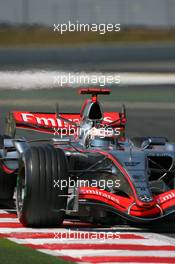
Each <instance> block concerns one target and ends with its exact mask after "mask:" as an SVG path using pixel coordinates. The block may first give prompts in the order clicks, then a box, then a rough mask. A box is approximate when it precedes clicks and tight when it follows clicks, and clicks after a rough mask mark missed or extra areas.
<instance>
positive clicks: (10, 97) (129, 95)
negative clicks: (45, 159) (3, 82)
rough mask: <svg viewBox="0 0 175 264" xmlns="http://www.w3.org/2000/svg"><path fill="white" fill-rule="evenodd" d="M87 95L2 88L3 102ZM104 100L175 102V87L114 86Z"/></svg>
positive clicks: (49, 100) (78, 98) (73, 99)
mask: <svg viewBox="0 0 175 264" xmlns="http://www.w3.org/2000/svg"><path fill="white" fill-rule="evenodd" d="M84 99H85V96H82V95H81V96H80V95H78V94H77V90H76V89H70V88H62V89H43V90H40V89H38V90H12V89H11V90H1V91H0V101H1V103H3V102H4V103H5V102H6V101H7V102H6V103H7V105H8V104H10V103H9V102H10V101H11V102H12V103H15V101H16V102H17V104H18V102H19V101H23V100H25V101H26V100H27V101H28V102H29V101H30V102H33V103H34V105H36V103H35V102H45V103H46V104H47V103H48V105H51V103H52V102H53V103H54V102H56V101H57V102H59V101H60V104H63V106H64V103H63V102H65V100H66V102H69V101H70V104H71V102H77V103H78V102H80V103H81V102H82V101H83V100H84ZM102 100H103V101H110V102H167V103H168V102H175V89H174V87H166V88H163V87H162V88H153V87H152V88H151V89H149V88H146V87H144V88H140V87H116V88H112V94H111V95H110V96H107V97H105V96H104V97H102Z"/></svg>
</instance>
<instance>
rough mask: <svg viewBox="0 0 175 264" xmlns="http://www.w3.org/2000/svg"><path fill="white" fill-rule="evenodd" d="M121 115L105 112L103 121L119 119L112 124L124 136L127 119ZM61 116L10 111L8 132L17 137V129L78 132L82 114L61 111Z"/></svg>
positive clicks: (108, 121) (56, 132) (70, 133)
mask: <svg viewBox="0 0 175 264" xmlns="http://www.w3.org/2000/svg"><path fill="white" fill-rule="evenodd" d="M121 115H122V113H119V112H105V113H104V119H103V123H104V124H107V125H110V123H112V122H114V121H115V120H117V121H116V122H114V124H113V125H112V126H113V127H117V128H119V130H121V135H122V136H124V132H125V123H126V120H124V119H123V120H122V118H121V117H122V116H121ZM59 117H60V118H59ZM59 117H57V115H56V114H55V113H41V112H10V113H9V114H8V116H7V119H6V121H7V122H6V134H7V135H9V136H11V137H15V134H16V129H27V130H34V131H38V132H43V133H49V134H54V135H60V134H61V132H64V135H74V134H76V132H77V126H78V125H79V124H80V121H81V117H80V114H79V113H60V114H59ZM65 119H68V120H69V121H72V124H71V122H66V121H64V120H65ZM76 124H77V126H76ZM63 130H64V131H63Z"/></svg>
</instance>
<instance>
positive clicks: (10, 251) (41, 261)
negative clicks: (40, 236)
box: [0, 239, 72, 264]
mask: <svg viewBox="0 0 175 264" xmlns="http://www.w3.org/2000/svg"><path fill="white" fill-rule="evenodd" d="M0 263H2V264H69V263H70V264H71V263H72V262H68V261H64V260H61V259H58V258H56V257H54V256H49V255H46V254H44V253H41V252H38V251H36V250H34V249H31V248H28V247H25V246H21V245H18V244H15V243H13V242H11V241H9V240H7V239H0Z"/></svg>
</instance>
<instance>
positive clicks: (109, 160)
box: [0, 88, 175, 227]
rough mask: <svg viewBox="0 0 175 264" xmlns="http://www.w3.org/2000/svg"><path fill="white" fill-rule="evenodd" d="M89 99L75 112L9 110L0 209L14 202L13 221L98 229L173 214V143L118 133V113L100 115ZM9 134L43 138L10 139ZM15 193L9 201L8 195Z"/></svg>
mask: <svg viewBox="0 0 175 264" xmlns="http://www.w3.org/2000/svg"><path fill="white" fill-rule="evenodd" d="M80 94H85V95H86V94H90V95H91V98H90V99H86V100H85V103H84V104H83V106H82V108H81V111H80V113H71V114H68V113H59V111H58V107H57V108H56V111H55V113H39V112H10V113H9V114H8V117H7V125H6V133H5V135H4V136H1V137H0V170H1V171H0V204H3V205H4V206H9V207H10V206H12V204H13V197H15V199H16V207H17V214H18V217H19V220H20V222H21V223H22V224H23V225H25V226H30V227H49V226H50V227H54V226H60V225H61V224H62V223H63V221H64V219H65V218H66V217H71V218H72V217H73V218H77V219H80V220H81V221H88V222H93V223H102V224H108V223H109V224H114V225H115V224H117V223H119V222H120V221H122V219H126V220H127V221H131V222H138V223H150V222H153V221H156V220H159V219H162V218H166V217H169V216H172V217H173V216H174V215H175V177H174V176H175V163H174V160H175V144H174V143H169V142H168V140H167V139H166V138H164V137H140V138H133V139H129V138H126V136H125V125H126V121H127V120H126V110H125V107H124V106H123V108H122V111H121V112H104V113H103V111H102V107H101V105H100V102H99V100H98V95H108V94H110V90H109V89H105V88H103V89H101V88H84V89H80ZM16 129H23V130H25V129H29V130H36V131H39V132H46V133H48V134H50V135H49V138H47V139H46V138H43V137H41V138H40V139H39V140H38V139H36V140H35V139H33V140H27V139H25V138H21V137H20V138H18V137H16V135H15V134H16ZM14 193H15V196H14Z"/></svg>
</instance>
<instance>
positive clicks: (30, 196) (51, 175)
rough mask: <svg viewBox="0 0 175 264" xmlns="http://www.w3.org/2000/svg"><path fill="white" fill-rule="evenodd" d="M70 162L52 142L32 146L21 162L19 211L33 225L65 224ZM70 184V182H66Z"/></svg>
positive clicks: (18, 183)
mask: <svg viewBox="0 0 175 264" xmlns="http://www.w3.org/2000/svg"><path fill="white" fill-rule="evenodd" d="M61 181H64V182H68V165H67V159H66V156H65V153H64V151H63V150H62V149H55V148H54V147H53V146H51V145H43V146H38V147H31V148H30V149H28V150H27V151H26V152H25V153H24V155H23V157H22V159H21V161H20V169H19V175H18V180H17V212H18V217H19V220H20V222H21V223H22V224H23V225H25V226H30V227H54V226H58V225H61V224H62V222H63V220H64V216H65V209H66V206H67V195H68V186H66V187H64V188H60V187H59V186H60V183H61ZM65 185H67V184H65Z"/></svg>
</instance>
